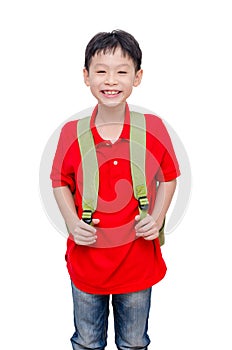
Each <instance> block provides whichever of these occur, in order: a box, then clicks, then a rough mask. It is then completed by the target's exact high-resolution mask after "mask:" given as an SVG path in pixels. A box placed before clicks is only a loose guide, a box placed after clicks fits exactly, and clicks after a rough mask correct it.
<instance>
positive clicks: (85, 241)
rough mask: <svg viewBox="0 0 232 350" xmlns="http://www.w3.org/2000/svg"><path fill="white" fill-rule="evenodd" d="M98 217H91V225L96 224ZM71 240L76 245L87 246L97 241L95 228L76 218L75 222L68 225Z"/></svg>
mask: <svg viewBox="0 0 232 350" xmlns="http://www.w3.org/2000/svg"><path fill="white" fill-rule="evenodd" d="M99 222H100V220H99V219H93V220H92V223H93V225H97V224H98V223H99ZM69 230H70V231H71V234H72V236H73V240H74V242H75V243H76V244H78V245H84V246H89V245H91V244H94V243H95V242H96V241H97V236H96V232H97V230H96V229H95V228H94V226H92V225H88V224H86V223H85V222H84V221H83V220H80V219H77V220H76V222H75V223H73V224H72V225H71V227H69Z"/></svg>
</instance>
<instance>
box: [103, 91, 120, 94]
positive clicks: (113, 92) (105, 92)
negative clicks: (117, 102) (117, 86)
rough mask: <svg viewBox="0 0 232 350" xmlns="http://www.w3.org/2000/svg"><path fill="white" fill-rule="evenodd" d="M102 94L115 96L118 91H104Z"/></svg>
mask: <svg viewBox="0 0 232 350" xmlns="http://www.w3.org/2000/svg"><path fill="white" fill-rule="evenodd" d="M104 94H106V95H117V94H118V91H109V90H108V91H104Z"/></svg>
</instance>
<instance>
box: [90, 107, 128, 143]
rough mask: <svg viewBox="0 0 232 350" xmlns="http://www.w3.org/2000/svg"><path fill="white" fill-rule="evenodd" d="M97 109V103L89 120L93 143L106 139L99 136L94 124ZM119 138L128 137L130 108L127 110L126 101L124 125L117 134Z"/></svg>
mask: <svg viewBox="0 0 232 350" xmlns="http://www.w3.org/2000/svg"><path fill="white" fill-rule="evenodd" d="M97 111H98V105H97V106H96V107H95V108H94V110H93V113H92V116H91V120H90V128H91V131H92V134H93V138H94V142H95V145H98V144H99V143H102V142H106V140H104V139H103V138H102V137H101V135H100V134H99V133H98V131H97V128H96V125H95V119H96V116H97ZM119 139H125V140H129V139H130V110H129V106H128V104H127V103H126V109H125V120H124V125H123V129H122V132H121V135H120V136H119Z"/></svg>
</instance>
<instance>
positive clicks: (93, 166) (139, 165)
mask: <svg viewBox="0 0 232 350" xmlns="http://www.w3.org/2000/svg"><path fill="white" fill-rule="evenodd" d="M90 119H91V117H85V118H83V119H80V120H79V121H78V123H77V139H78V143H79V147H80V153H81V161H82V169H83V195H82V209H83V213H82V220H83V221H84V222H86V223H87V224H89V225H91V223H92V215H93V213H94V212H95V210H96V208H97V200H98V189H99V170H98V161H97V154H96V149H95V144H94V139H93V135H92V132H91V129H90ZM145 156H146V120H145V116H144V115H143V114H141V113H137V112H130V166H131V175H132V183H133V192H134V197H135V198H136V199H137V200H138V209H139V215H140V218H141V219H143V218H144V217H145V216H146V215H147V212H148V205H149V202H148V198H147V185H146V177H145V158H146V157H145ZM164 223H165V222H163V225H162V227H161V229H160V231H159V241H160V245H163V244H164Z"/></svg>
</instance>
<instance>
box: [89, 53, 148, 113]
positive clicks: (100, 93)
mask: <svg viewBox="0 0 232 350" xmlns="http://www.w3.org/2000/svg"><path fill="white" fill-rule="evenodd" d="M142 74H143V72H142V70H139V71H137V72H135V65H134V62H133V60H132V59H131V58H130V57H129V56H124V55H123V53H122V50H121V48H117V49H116V50H115V52H114V53H113V52H106V53H105V54H104V53H103V52H100V53H98V54H96V55H95V56H93V57H92V60H91V63H90V66H89V72H88V71H87V70H86V69H84V80H85V84H86V85H87V86H89V87H90V90H91V92H92V94H93V96H94V97H96V99H97V100H98V103H99V104H104V105H106V106H109V107H113V106H117V105H119V104H120V103H123V102H125V101H126V100H127V98H128V97H129V96H130V94H131V92H132V89H133V87H134V86H138V85H139V84H140V82H141V79H142Z"/></svg>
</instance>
